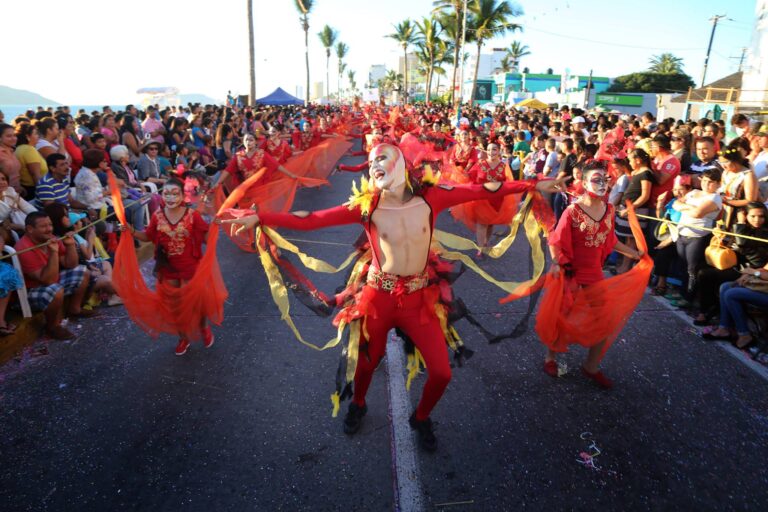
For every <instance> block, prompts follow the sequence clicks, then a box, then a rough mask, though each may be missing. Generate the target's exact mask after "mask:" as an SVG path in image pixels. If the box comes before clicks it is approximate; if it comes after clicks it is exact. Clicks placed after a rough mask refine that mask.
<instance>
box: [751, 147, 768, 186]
mask: <svg viewBox="0 0 768 512" xmlns="http://www.w3.org/2000/svg"><path fill="white" fill-rule="evenodd" d="M752 165H753V166H754V168H755V169H754V170H755V178H757V179H760V178H765V177H766V176H768V150H766V149H764V150H762V151H761V152H760V154H759V155H757V158H755V161H754V162H752Z"/></svg>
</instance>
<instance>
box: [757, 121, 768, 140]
mask: <svg viewBox="0 0 768 512" xmlns="http://www.w3.org/2000/svg"><path fill="white" fill-rule="evenodd" d="M757 134H758V135H762V136H763V137H768V123H766V124H764V125H763V126H761V127H760V129H759V130H758V131H757Z"/></svg>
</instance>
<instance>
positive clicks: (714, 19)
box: [701, 14, 726, 87]
mask: <svg viewBox="0 0 768 512" xmlns="http://www.w3.org/2000/svg"><path fill="white" fill-rule="evenodd" d="M725 16H726V15H725V14H718V15H715V16H712V17H711V18H709V21H711V22H712V33H711V34H710V35H709V45H708V46H707V55H706V56H705V57H704V69H703V70H702V71H701V87H704V80H705V79H706V78H707V64H709V53H710V52H711V51H712V41H714V40H715V29H716V28H717V22H718V21H720V20H721V19H722V18H725Z"/></svg>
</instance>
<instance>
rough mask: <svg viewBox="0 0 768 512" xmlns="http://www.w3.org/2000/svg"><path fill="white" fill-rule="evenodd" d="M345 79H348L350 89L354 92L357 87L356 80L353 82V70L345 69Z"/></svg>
mask: <svg viewBox="0 0 768 512" xmlns="http://www.w3.org/2000/svg"><path fill="white" fill-rule="evenodd" d="M347 80H349V88H350V90H351V91H353V92H354V91H355V90H356V89H357V82H355V72H354V71H352V70H351V69H350V70H349V71H347Z"/></svg>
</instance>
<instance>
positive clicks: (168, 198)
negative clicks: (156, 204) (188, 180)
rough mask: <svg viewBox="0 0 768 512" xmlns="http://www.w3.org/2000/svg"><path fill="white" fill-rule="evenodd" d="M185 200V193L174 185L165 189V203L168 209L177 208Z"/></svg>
mask: <svg viewBox="0 0 768 512" xmlns="http://www.w3.org/2000/svg"><path fill="white" fill-rule="evenodd" d="M183 200H184V191H182V190H181V189H180V188H179V187H175V186H173V185H171V186H168V185H166V186H165V187H163V201H165V206H166V207H167V208H176V207H178V206H179V205H181V203H182V201H183Z"/></svg>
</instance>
